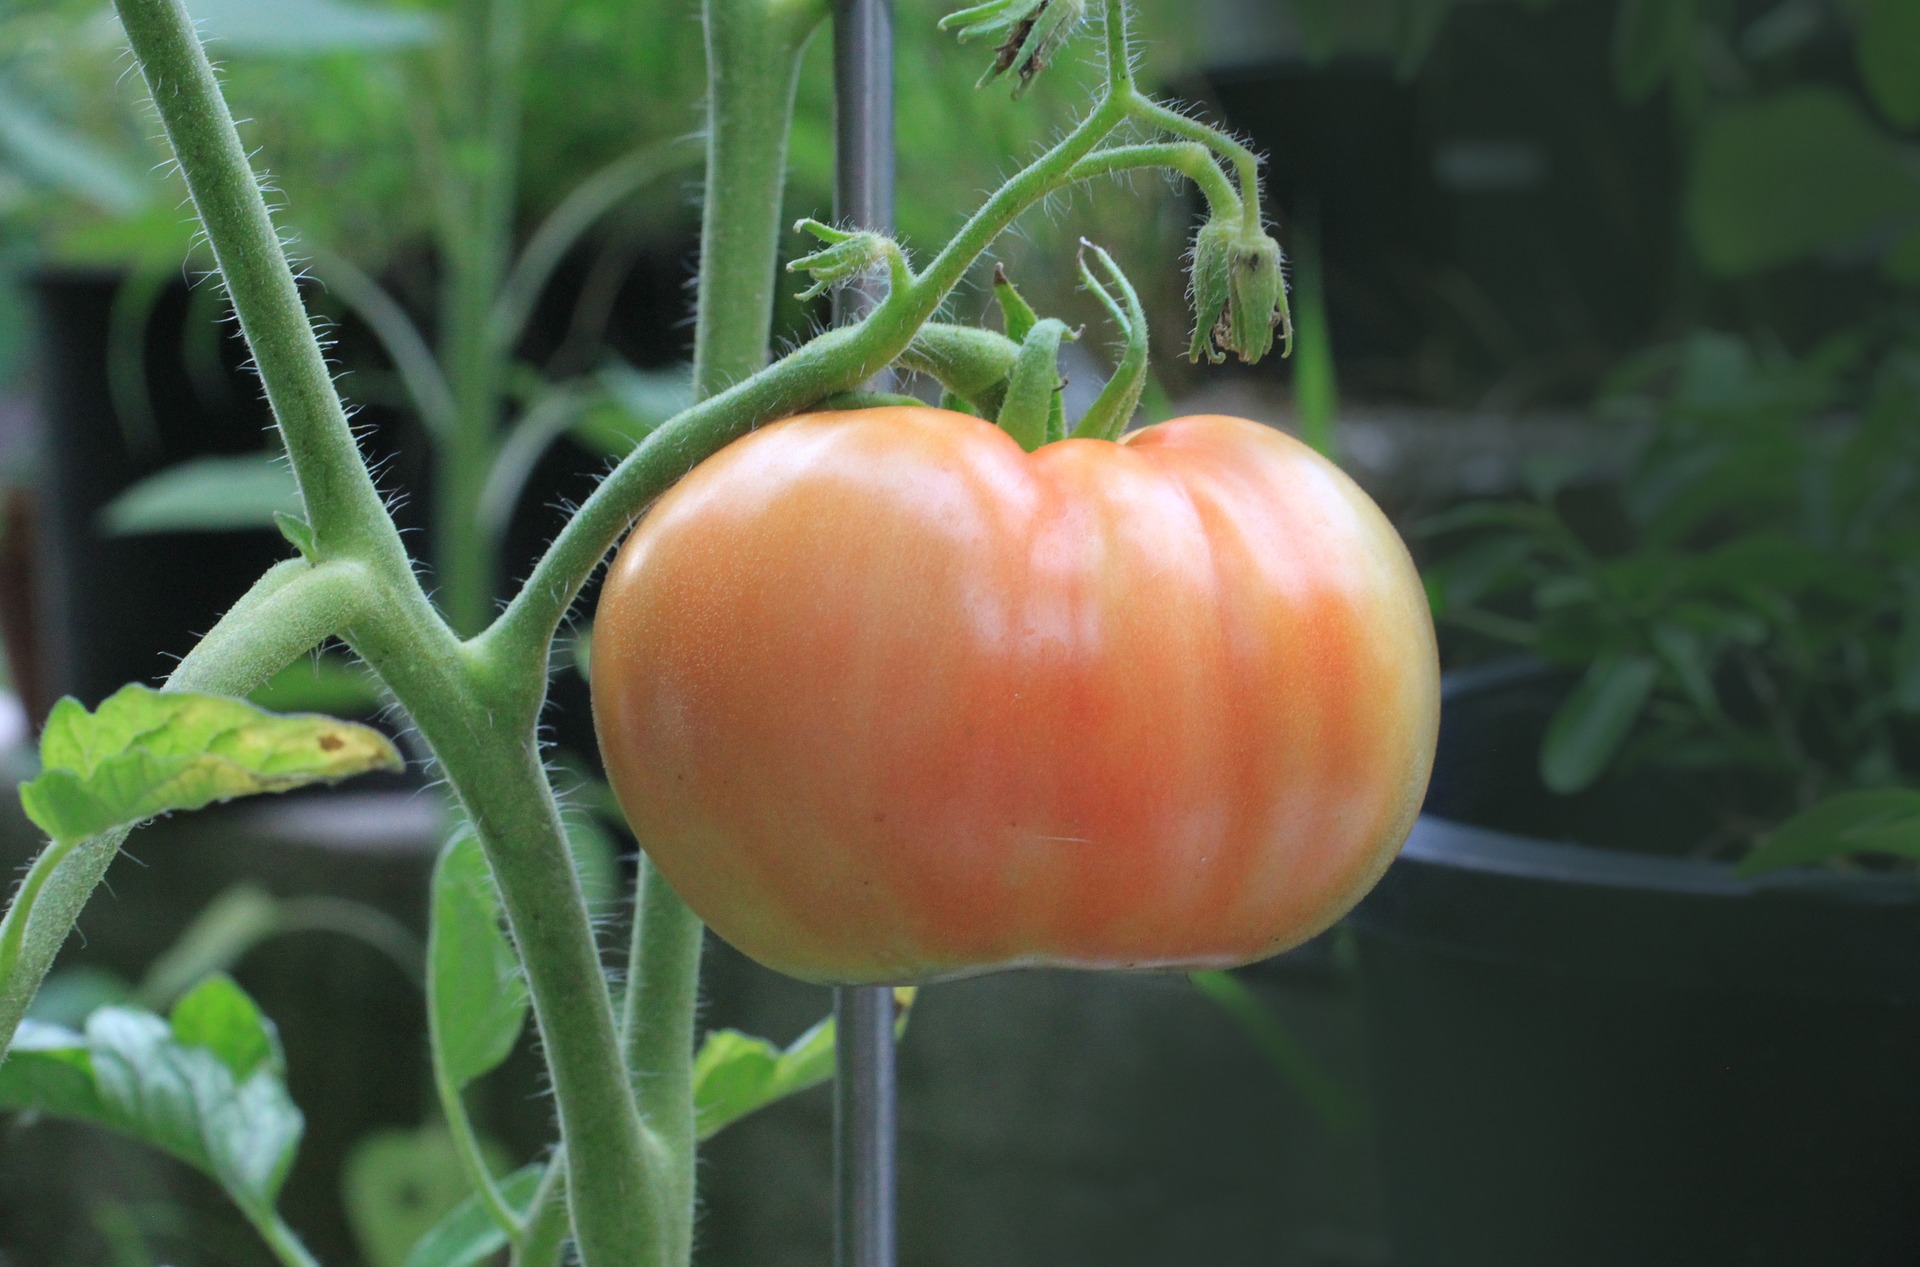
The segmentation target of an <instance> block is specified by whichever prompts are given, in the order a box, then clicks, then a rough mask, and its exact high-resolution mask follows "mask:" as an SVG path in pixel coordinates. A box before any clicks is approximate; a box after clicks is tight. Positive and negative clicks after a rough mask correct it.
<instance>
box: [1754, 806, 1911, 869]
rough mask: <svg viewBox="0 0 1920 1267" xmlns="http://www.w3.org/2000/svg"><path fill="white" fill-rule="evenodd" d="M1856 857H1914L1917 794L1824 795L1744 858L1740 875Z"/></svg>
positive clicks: (1783, 824)
mask: <svg viewBox="0 0 1920 1267" xmlns="http://www.w3.org/2000/svg"><path fill="white" fill-rule="evenodd" d="M1858 853H1878V854H1896V855H1898V856H1900V857H1904V858H1920V792H1916V791H1913V790H1911V789H1908V788H1874V789H1871V790H1868V791H1863V792H1842V793H1840V794H1839V795H1837V796H1830V797H1828V798H1827V799H1826V800H1824V801H1822V802H1820V804H1818V805H1816V806H1814V807H1813V808H1812V809H1810V810H1808V811H1806V812H1805V813H1803V814H1798V815H1795V816H1794V817H1793V818H1790V819H1788V820H1787V821H1786V822H1784V823H1782V824H1781V825H1780V827H1779V829H1778V830H1777V831H1775V832H1774V833H1773V834H1772V835H1770V836H1768V837H1767V838H1766V839H1765V840H1764V841H1762V842H1761V843H1760V845H1759V847H1758V848H1756V849H1755V850H1754V851H1753V852H1752V853H1750V854H1748V855H1747V857H1746V860H1745V861H1743V862H1742V863H1741V864H1740V874H1742V875H1748V876H1752V875H1760V874H1763V873H1764V872H1768V871H1777V870H1779V869H1780V868H1782V867H1798V866H1806V865H1808V864H1809V863H1815V862H1826V861H1829V860H1831V859H1834V858H1840V857H1845V856H1847V855H1849V854H1858Z"/></svg>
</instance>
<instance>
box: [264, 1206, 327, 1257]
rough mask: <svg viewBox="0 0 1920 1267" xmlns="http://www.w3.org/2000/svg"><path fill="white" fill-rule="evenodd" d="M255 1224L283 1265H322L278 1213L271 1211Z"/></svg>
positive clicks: (268, 1246)
mask: <svg viewBox="0 0 1920 1267" xmlns="http://www.w3.org/2000/svg"><path fill="white" fill-rule="evenodd" d="M253 1226H254V1227H255V1229H256V1230H258V1231H259V1233H260V1239H261V1240H263V1241H265V1242H266V1243H267V1248H268V1249H270V1250H272V1251H273V1256H274V1257H275V1258H277V1259H279V1260H280V1264H281V1267H320V1260H319V1259H317V1258H315V1257H314V1256H313V1254H312V1253H311V1252H310V1251H309V1250H308V1249H307V1247H306V1246H305V1245H302V1244H301V1243H300V1238H299V1237H298V1236H296V1235H295V1234H294V1231H293V1229H292V1228H290V1227H288V1226H287V1225H286V1222H285V1220H283V1219H282V1218H281V1217H280V1216H279V1215H278V1214H275V1213H273V1212H271V1211H269V1212H268V1213H267V1215H266V1217H264V1218H262V1219H260V1220H259V1221H258V1222H256V1223H254V1225H253Z"/></svg>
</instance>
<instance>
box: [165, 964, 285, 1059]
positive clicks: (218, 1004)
mask: <svg viewBox="0 0 1920 1267" xmlns="http://www.w3.org/2000/svg"><path fill="white" fill-rule="evenodd" d="M170 1019H171V1021H172V1024H173V1036H174V1039H175V1040H176V1041H177V1042H180V1043H183V1044H185V1045H186V1046H188V1047H203V1048H205V1049H206V1050H208V1051H210V1052H212V1053H213V1054H214V1055H216V1056H218V1057H219V1058H220V1063H221V1064H223V1065H225V1066H226V1067H227V1069H228V1071H229V1072H231V1073H232V1074H233V1077H234V1081H236V1082H245V1081H246V1080H247V1079H248V1078H250V1077H252V1076H253V1074H254V1071H255V1070H257V1069H261V1068H265V1069H267V1070H268V1071H270V1072H271V1073H273V1074H274V1076H276V1077H284V1076H285V1074H286V1071H287V1069H286V1065H287V1061H286V1057H285V1056H284V1055H283V1054H282V1053H281V1051H280V1038H279V1035H277V1034H276V1033H274V1031H273V1028H272V1026H271V1025H269V1024H268V1022H267V1018H266V1017H264V1016H262V1015H261V1014H260V1009H259V1007H257V1006H256V1005H255V1004H254V1001H253V1000H252V999H250V998H248V997H247V995H246V992H245V991H243V990H241V988H240V987H239V986H237V985H235V984H234V983H233V981H232V979H231V978H229V977H225V976H212V977H208V978H207V979H206V980H205V981H202V982H201V983H200V984H199V985H197V986H195V987H194V988H193V989H191V990H189V991H187V993H186V994H184V995H182V996H181V998H180V1001H179V1002H177V1003H175V1004H174V1005H173V1012H172V1015H171V1017H170Z"/></svg>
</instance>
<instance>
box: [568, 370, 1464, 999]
mask: <svg viewBox="0 0 1920 1267" xmlns="http://www.w3.org/2000/svg"><path fill="white" fill-rule="evenodd" d="M592 676H593V707H594V718H595V724H596V726H597V729H598V732H599V737H600V745H601V751H602V753H603V755H604V757H605V760H606V767H607V772H608V776H609V778H610V779H611V780H612V783H613V787H614V790H615V792H616V793H617V794H618V796H619V798H620V803H621V805H622V806H623V807H624V808H625V810H626V813H627V816H628V818H629V819H630V820H631V822H632V825H633V828H634V831H635V833H636V834H637V835H638V837H639V839H640V842H641V844H642V845H643V847H644V848H645V849H646V850H647V852H648V853H649V854H650V855H651V856H652V858H653V860H654V862H655V864H656V865H657V866H658V868H659V870H660V871H661V873H662V874H664V875H665V876H666V878H667V880H668V881H669V882H670V883H671V884H672V885H673V886H674V888H675V889H676V890H677V891H678V892H679V893H680V895H681V896H682V897H683V898H685V900H686V901H687V902H688V904H689V905H691V906H692V908H693V909H694V910H695V911H696V912H697V913H698V914H699V915H700V916H701V918H703V919H704V920H706V921H707V923H708V924H709V925H710V926H711V927H712V928H713V929H714V931H716V932H717V933H719V934H720V936H722V937H724V938H726V939H727V940H728V941H729V942H731V943H732V944H733V945H734V946H736V947H738V948H739V949H740V950H742V951H744V952H745V953H747V954H748V955H750V956H752V957H753V958H755V959H757V960H759V961H760V962H762V963H764V964H766V965H768V966H769V967H772V968H776V969H778V970H780V971H782V972H786V973H790V974H792V975H793V976H796V977H801V978H805V979H807V980H812V981H830V982H842V983H853V982H908V981H926V980H933V979H938V978H943V977H953V976H963V975H967V974H970V973H976V972H982V971H989V970H992V969H997V968H1010V967H1022V966H1041V965H1047V966H1070V967H1085V968H1148V967H1154V968H1159V967H1183V968H1186V967H1203V966H1204V967H1218V966H1225V965H1232V964H1240V963H1246V962H1249V961H1252V960H1255V959H1259V958H1262V957H1265V956H1267V955H1271V954H1274V953H1276V952H1278V951H1280V950H1283V949H1286V948H1287V947H1289V946H1292V945H1295V944H1297V943H1299V942H1301V941H1303V940H1305V939H1306V938H1308V937H1310V936H1312V935H1313V934H1315V933H1317V932H1319V931H1320V930H1322V929H1324V928H1326V927H1327V926H1328V925H1329V924H1330V923H1332V922H1333V921H1334V920H1335V919H1337V918H1338V917H1339V916H1340V915H1341V914H1342V913H1344V912H1345V911H1346V910H1347V909H1348V908H1349V907H1351V906H1352V905H1353V904H1354V903H1355V902H1356V901H1358V900H1359V898H1360V896H1361V894H1363V893H1364V892H1365V891H1366V890H1367V889H1368V888H1369V887H1370V886H1371V885H1372V884H1373V883H1374V881H1375V880H1376V879H1377V878H1378V877H1379V875H1380V873H1381V872H1382V871H1383V870H1384V869H1385V868H1386V866H1387V863H1388V862H1389V861H1390V860H1391V859H1392V857H1393V855H1394V854H1395V852H1396V851H1397V850H1398V848H1399V846H1400V844H1401V842H1402V841H1403V840H1404V839H1405V837H1406V834H1407V831H1408V830H1409V828H1410V826H1411V824H1412V822H1413V818H1414V815H1415V813H1416V812H1417V810H1418V808H1419V805H1420V801H1421V797H1422V794H1423V792H1424V790H1425V787H1426V782H1427V775H1428V771H1429V768H1430V766H1431V764H1432V759H1433V746H1434V733H1435V728H1436V725H1437V722H1438V714H1439V674H1438V664H1437V660H1436V656H1435V651H1434V641H1433V626H1432V622H1431V620H1430V618H1429V615H1428V608H1427V603H1426V599H1425V597H1424V594H1423V592H1422V590H1421V585H1420V580H1419V578H1418V576H1417V575H1416V573H1415V571H1414V567H1413V564H1412V562H1411V560H1410V559H1409V558H1408V556H1407V551H1406V548H1405V546H1404V545H1402V543H1401V541H1400V539H1399V537H1398V536H1396V535H1395V533H1394V531H1393V529H1392V527H1391V526H1390V525H1389V524H1388V523H1387V520H1386V518H1385V516H1383V515H1382V514H1381V513H1380V511H1379V509H1378V508H1377V507H1375V506H1374V504H1373V503H1372V502H1371V501H1370V500H1368V498H1367V496H1366V495H1365V494H1364V493H1362V492H1361V491H1360V489H1359V488H1358V487H1357V486H1356V485H1355V484H1354V483H1353V482H1352V481H1351V480H1349V479H1348V478H1347V477H1346V476H1345V475H1344V474H1342V473H1341V472H1340V471H1339V469H1338V468H1336V467H1335V466H1333V465H1332V464H1331V463H1329V462H1327V461H1326V460H1324V459H1323V458H1321V457H1319V456H1318V455H1317V454H1315V453H1314V452H1313V451H1312V450H1310V449H1308V448H1307V447H1306V446H1304V445H1302V444H1300V443H1298V442H1297V441H1295V440H1292V439H1290V438H1288V437H1287V436H1285V435H1283V434H1282V433H1280V432H1278V431H1274V430H1272V429H1270V428H1267V427H1263V426H1260V425H1258V424H1256V423H1252V422H1248V421H1245V420H1242V419H1236V418H1223V417H1198V418H1182V419H1179V420H1178V421H1175V422H1169V423H1165V424H1163V425H1160V426H1156V427H1149V428H1146V429H1145V430H1142V431H1138V432H1135V433H1134V434H1132V435H1130V436H1128V437H1126V438H1125V439H1124V440H1122V441H1120V442H1119V443H1111V442H1107V441H1100V440H1066V441H1062V442H1057V443H1054V444H1050V445H1046V446H1044V447H1042V448H1040V449H1038V450H1037V451H1035V452H1033V453H1031V454H1029V453H1024V452H1022V451H1021V450H1020V448H1019V446H1017V445H1016V444H1015V443H1014V442H1013V441H1012V440H1011V439H1009V438H1008V436H1007V435H1006V434H1005V433H1004V432H1002V431H1000V430H998V429H997V428H995V427H994V426H992V425H991V424H989V423H986V422H983V421H981V420H979V419H977V418H972V417H968V416H966V415H964V414H957V413H950V412H946V411H942V410H937V409H915V408H882V409H866V410H857V411H852V412H842V413H819V414H810V415H804V416H801V417H797V418H791V419H788V420H786V421H784V422H779V423H775V424H773V425H771V426H768V427H765V428H763V429H761V430H760V431H757V432H755V433H754V434H752V435H750V436H748V437H746V438H744V439H742V440H740V441H738V442H736V443H735V444H732V445H730V446H729V447H727V448H726V449H724V450H722V451H721V452H720V453H718V454H716V455H715V456H714V457H712V458H710V459H709V460H708V461H706V462H704V463H702V464H701V465H700V466H699V467H697V468H696V469H695V470H694V471H693V472H692V473H691V474H689V475H688V476H687V477H686V478H685V479H684V480H682V481H681V482H680V483H679V484H678V485H677V486H676V487H675V488H674V489H673V490H672V491H671V492H669V493H668V494H667V495H666V496H665V497H663V498H662V499H661V500H660V502H659V503H658V504H657V505H655V506H654V507H653V509H652V510H651V511H650V512H649V513H648V514H647V516H646V517H645V519H644V520H643V521H642V522H641V523H640V525H639V527H638V528H637V529H636V530H635V531H634V532H633V534H632V536H631V537H630V538H629V539H628V541H627V542H626V544H625V545H624V546H623V547H622V549H621V551H620V554H619V557H618V559H617V560H616V561H615V563H614V565H613V570H612V572H611V574H610V575H609V576H608V578H607V582H606V586H605V589H604V591H603V593H602V595H601V598H600V606H599V613H598V617H597V620H596V623H595V627H594V649H593V674H592Z"/></svg>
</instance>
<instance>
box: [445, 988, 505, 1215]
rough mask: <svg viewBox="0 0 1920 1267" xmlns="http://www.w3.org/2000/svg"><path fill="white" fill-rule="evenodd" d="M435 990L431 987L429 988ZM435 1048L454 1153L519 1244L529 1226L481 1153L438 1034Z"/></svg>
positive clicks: (491, 1211) (492, 1212)
mask: <svg viewBox="0 0 1920 1267" xmlns="http://www.w3.org/2000/svg"><path fill="white" fill-rule="evenodd" d="M429 980H431V978H429ZM428 988H429V990H431V988H432V987H431V986H429V987H428ZM427 1015H428V1017H429V1019H431V1018H432V1016H433V1015H434V1012H433V1005H432V1003H431V1002H429V1003H428V1011H427ZM429 1045H430V1046H431V1047H432V1050H433V1089H434V1092H435V1093H436V1094H437V1095H438V1096H439V1098H440V1114H441V1116H442V1117H444V1118H446V1119H447V1130H448V1131H449V1132H450V1133H451V1134H452V1135H453V1148H454V1152H455V1153H457V1154H458V1155H459V1157H460V1168H461V1169H462V1170H464V1171H466V1174H467V1182H468V1183H470V1184H471V1185H473V1190H474V1191H475V1192H476V1193H478V1194H479V1197H480V1204H481V1205H483V1206H485V1207H486V1208H487V1217H489V1218H491V1219H492V1220H493V1222H494V1226H496V1227H498V1228H499V1229H500V1230H501V1231H502V1232H505V1233H506V1235H507V1241H508V1242H509V1243H510V1244H512V1245H515V1246H518V1245H519V1244H520V1242H521V1240H522V1238H523V1237H524V1236H525V1235H526V1226H525V1225H524V1224H523V1223H522V1222H521V1221H520V1217H519V1216H518V1215H516V1214H515V1213H514V1212H513V1208H512V1207H511V1206H509V1205H508V1204H507V1199H506V1198H505V1197H503V1196H501V1195H500V1185H499V1184H497V1183H495V1182H494V1178H493V1171H491V1170H490V1169H488V1168H487V1159H486V1157H485V1156H483V1155H482V1154H481V1151H480V1140H479V1137H478V1136H476V1135H475V1134H474V1133H473V1119H472V1118H470V1117H468V1116H467V1105H466V1102H465V1101H464V1100H462V1099H461V1098H460V1088H459V1087H457V1086H455V1085H454V1082H453V1079H452V1078H450V1077H448V1076H447V1070H446V1065H445V1062H443V1061H442V1060H441V1059H440V1047H441V1044H440V1039H439V1037H438V1035H435V1036H434V1037H433V1038H432V1039H431V1041H430V1044H429Z"/></svg>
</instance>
